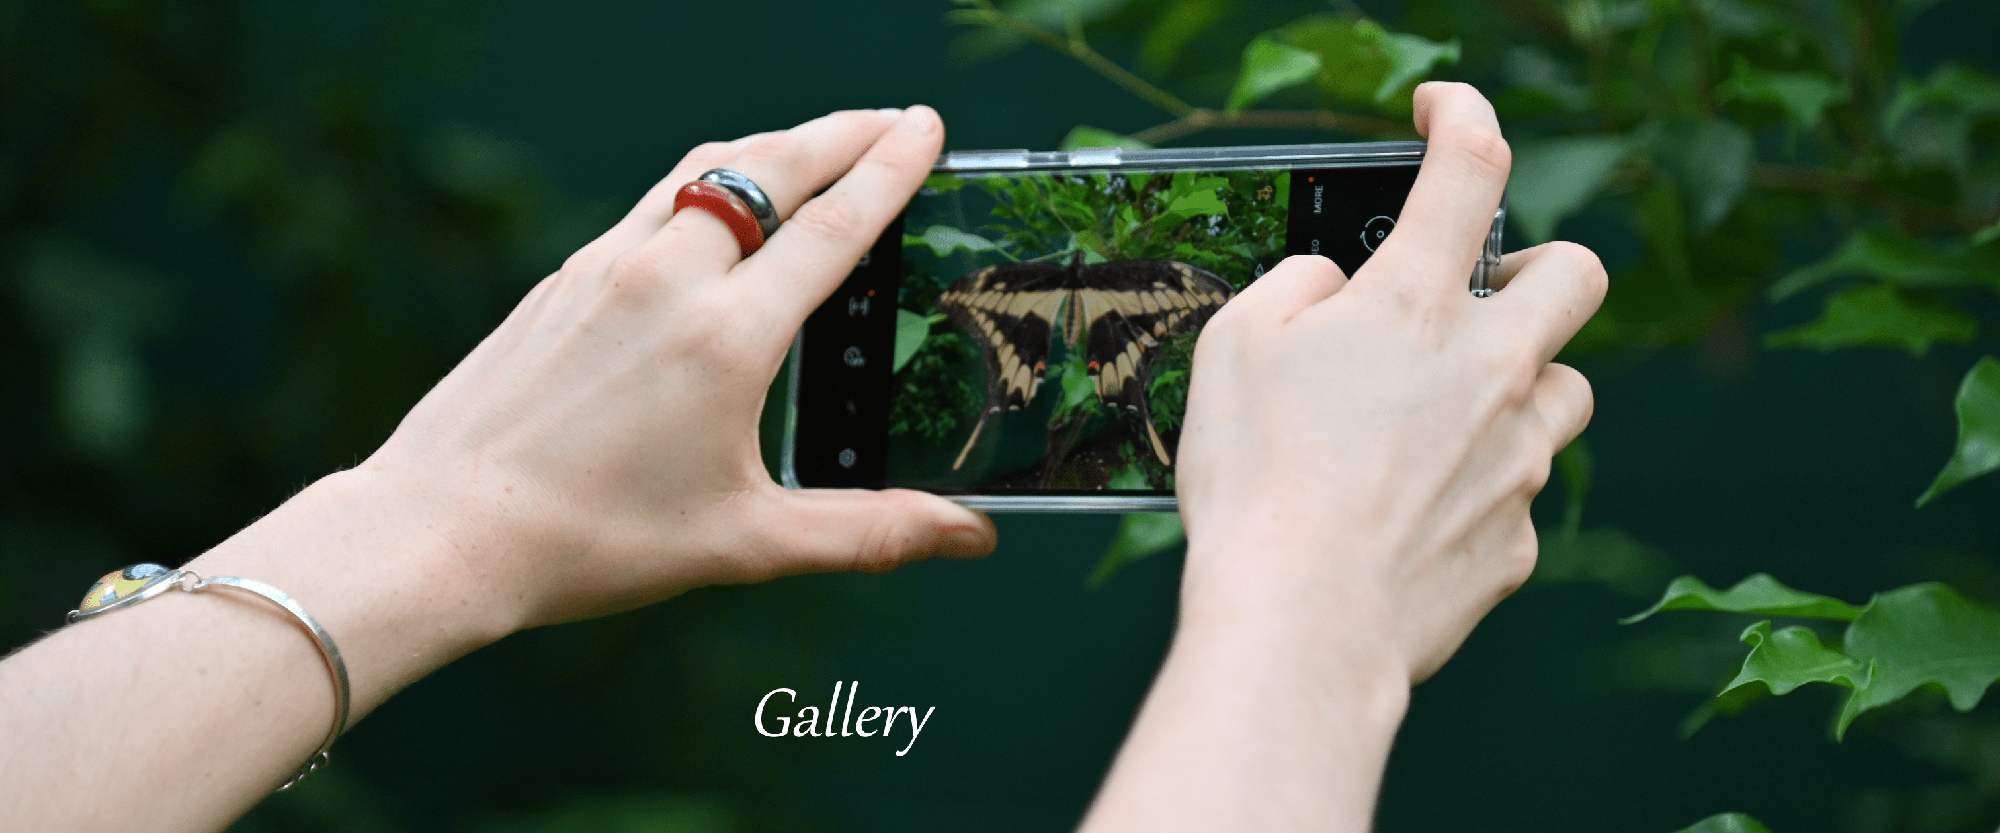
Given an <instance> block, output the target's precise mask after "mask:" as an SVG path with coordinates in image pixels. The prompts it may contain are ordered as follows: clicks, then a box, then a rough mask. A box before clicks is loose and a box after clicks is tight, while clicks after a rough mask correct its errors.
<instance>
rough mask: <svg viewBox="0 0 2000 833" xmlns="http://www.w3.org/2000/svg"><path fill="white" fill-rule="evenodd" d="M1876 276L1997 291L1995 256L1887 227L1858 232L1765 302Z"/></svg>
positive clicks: (1999, 278) (1999, 273)
mask: <svg viewBox="0 0 2000 833" xmlns="http://www.w3.org/2000/svg"><path fill="white" fill-rule="evenodd" d="M1857 276H1858V277H1869V278H1877V279H1880V280H1883V281H1887V282H1889V283H1893V284H1896V285H1897V286H1902V287H1909V288H1915V289H1948V288H1958V287H1978V286H1984V287H1988V288H1991V289H1994V290H1996V291H2000V252H1995V251H1993V250H1992V249H1991V248H1988V247H1983V246H1971V247H1959V248H1949V249H1941V248H1938V247H1935V246H1931V245H1928V244H1925V243H1923V242H1921V241H1918V240H1914V239H1911V238H1910V237H1907V236H1905V235H1903V234H1902V233H1900V232H1897V231H1895V230H1893V229H1888V228H1880V227H1877V228H1868V229H1862V230H1860V231H1857V232H1855V233H1854V234H1852V235H1850V236H1849V237H1848V238H1847V240H1846V241H1845V242H1842V243H1841V244H1840V248H1839V249H1836V250H1835V251H1834V253H1833V254H1831V255H1828V256H1827V257H1826V259H1824V260H1821V261H1820V262H1818V263H1814V264H1812V265H1810V266H1806V267H1804V268H1801V269H1798V270H1796V271H1794V272H1792V273H1791V274H1789V275H1786V276H1785V277H1784V278H1783V279H1781V280H1779V281H1778V282H1777V283H1776V284H1773V285H1772V286H1771V300H1773V301H1782V300H1784V299H1786V298H1789V297H1791V296H1793V295H1796V294H1798V293H1799V292H1800V291H1801V290H1805V289H1808V288H1810V287H1813V286H1817V285H1819V284H1822V283H1827V282H1829V281H1832V280H1835V279H1838V278H1845V277H1857Z"/></svg>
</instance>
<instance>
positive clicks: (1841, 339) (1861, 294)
mask: <svg viewBox="0 0 2000 833" xmlns="http://www.w3.org/2000/svg"><path fill="white" fill-rule="evenodd" d="M1978 333H1979V322H1978V321H1976V320H1974V319H1973V318H1972V316H1969V315H1966V314H1965V313H1963V312H1960V311H1959V310H1958V309H1957V308H1955V307H1952V306H1949V305H1947V304H1943V303H1939V302H1937V301H1932V300H1929V299H1924V298H1914V297H1911V296H1910V295H1909V294H1908V293H1905V292H1903V291H1902V290H1900V289H1897V288H1896V287H1894V286H1890V285H1888V284H1874V285H1868V286H1852V287H1848V288H1846V289H1843V290H1841V291H1840V292H1837V293H1834V295H1832V296H1831V297H1829V298H1828V299H1827V303H1826V314H1825V315H1823V316H1821V317H1820V318H1819V319H1818V320H1816V321H1811V322H1808V323H1805V324H1800V325H1799V326H1796V327H1791V328H1788V329H1784V330H1779V331H1778V332H1775V333H1772V334H1770V335H1769V336H1766V337H1765V338H1764V343H1765V345H1767V346H1770V347H1811V348H1814V349H1816V350H1819V351H1821V352H1825V351H1828V350H1838V349H1840V348H1843V347H1864V346H1868V347H1900V348H1902V349H1904V350H1906V351H1908V352H1909V354H1910V355H1912V356H1921V355H1924V354H1925V353H1927V352H1929V351H1930V349H1931V344H1932V343H1934V342H1945V343H1947V344H1965V343H1968V342H1970V341H1972V339H1973V337H1974V336H1976V335H1978Z"/></svg>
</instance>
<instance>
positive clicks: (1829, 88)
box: [1717, 55, 1848, 133]
mask: <svg viewBox="0 0 2000 833" xmlns="http://www.w3.org/2000/svg"><path fill="white" fill-rule="evenodd" d="M1717 92H1718V93H1719V94H1720V96H1721V97H1722V98H1725V99H1738V100H1742V101H1754V102H1758V103H1761V104H1775V105H1777V106H1778V107H1780V108H1782V109H1783V110H1784V111H1785V121H1786V123H1787V124H1789V125H1791V129H1792V130H1793V131H1794V132H1798V133H1803V132H1806V131H1809V130H1812V129H1813V128H1815V127H1818V126H1819V123H1820V120H1821V119H1822V118H1824V117H1825V116H1826V111H1827V109H1828V108H1830V107H1832V106H1833V105H1835V104H1839V103H1841V102H1844V101H1846V100H1847V97H1848V90H1847V85H1845V84H1842V83H1841V82H1840V81H1839V80H1838V79H1835V78H1833V77H1831V76H1829V75H1826V74H1825V73H1819V72H1779V71H1776V70H1766V69H1759V68H1757V67H1755V66H1752V65H1751V64H1750V62H1749V61H1748V60H1745V59H1744V58H1743V56H1741V55H1738V56H1736V68H1735V70H1734V71H1733V72H1732V73H1731V74H1730V76H1729V80H1727V81H1724V82H1723V83H1722V86H1721V87H1720V88H1719V89H1718V90H1717Z"/></svg>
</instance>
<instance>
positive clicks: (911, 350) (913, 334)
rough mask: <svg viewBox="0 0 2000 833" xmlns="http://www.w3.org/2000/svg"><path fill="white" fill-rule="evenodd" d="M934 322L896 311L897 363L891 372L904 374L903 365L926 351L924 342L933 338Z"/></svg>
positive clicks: (927, 317)
mask: <svg viewBox="0 0 2000 833" xmlns="http://www.w3.org/2000/svg"><path fill="white" fill-rule="evenodd" d="M932 320H933V319H932V318H931V317H929V316H925V315H920V314H918V313H914V312H911V311H909V310H906V309H898V310H896V361H895V363H894V365H893V367H892V369H891V372H894V373H900V372H902V370H903V365H906V364H909V363H910V359H911V357H914V356H915V355H917V351H919V350H922V349H924V341H925V340H927V339H929V338H930V337H931V322H932Z"/></svg>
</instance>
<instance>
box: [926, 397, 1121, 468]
mask: <svg viewBox="0 0 2000 833" xmlns="http://www.w3.org/2000/svg"><path fill="white" fill-rule="evenodd" d="M992 415H993V412H992V411H990V410H989V411H986V412H985V413H982V414H980V415H979V421H978V422H976V423H974V424H973V426H972V436H970V437H966V438H965V450H964V451H960V452H959V453H958V460H957V461H956V462H954V463H952V464H951V470H952V471H958V470H959V468H960V467H961V466H964V465H965V456H966V455H968V454H971V453H972V444H973V443H976V442H979V429H981V428H985V427H986V418H987V417H989V416H992ZM1154 442H1156V443H1157V442H1159V440H1157V439H1155V440H1154Z"/></svg>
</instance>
